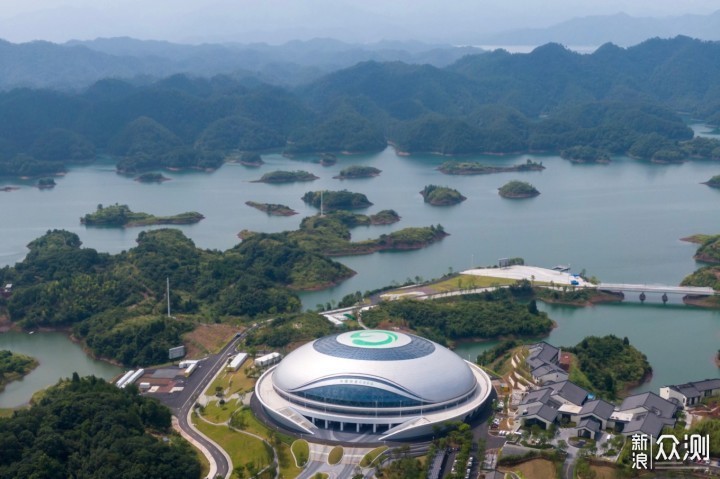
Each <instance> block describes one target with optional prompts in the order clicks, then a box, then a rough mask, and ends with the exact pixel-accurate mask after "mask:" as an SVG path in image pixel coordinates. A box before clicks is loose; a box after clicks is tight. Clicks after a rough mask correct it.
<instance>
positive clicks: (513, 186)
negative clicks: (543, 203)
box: [498, 180, 540, 199]
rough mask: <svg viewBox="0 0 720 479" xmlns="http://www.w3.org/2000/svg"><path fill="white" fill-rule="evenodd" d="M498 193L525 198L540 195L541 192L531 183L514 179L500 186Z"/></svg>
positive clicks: (515, 197)
mask: <svg viewBox="0 0 720 479" xmlns="http://www.w3.org/2000/svg"><path fill="white" fill-rule="evenodd" d="M498 194H499V195H500V196H502V197H503V198H509V199H523V198H533V197H535V196H538V195H539V194H540V192H539V191H538V190H537V189H536V188H535V187H534V186H533V185H531V184H530V183H527V182H525V181H517V180H513V181H509V182H507V183H505V184H504V185H503V186H501V187H500V188H498Z"/></svg>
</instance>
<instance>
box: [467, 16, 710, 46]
mask: <svg viewBox="0 0 720 479" xmlns="http://www.w3.org/2000/svg"><path fill="white" fill-rule="evenodd" d="M677 35H686V36H689V37H694V38H699V39H701V40H720V10H718V11H716V12H715V13H712V14H710V15H681V16H675V17H663V18H651V17H631V16H630V15H627V14H625V13H618V14H615V15H598V16H590V17H581V18H574V19H572V20H568V21H565V22H562V23H558V24H557V25H553V26H551V27H548V28H528V29H520V30H512V31H507V32H503V33H498V34H493V35H487V36H482V37H479V38H478V41H477V44H479V45H508V46H510V45H543V44H545V43H548V42H556V43H561V44H564V45H568V46H599V45H602V44H604V43H608V42H612V43H614V44H616V45H619V46H629V45H636V44H638V43H640V42H642V41H644V40H646V39H648V38H655V37H660V38H672V37H675V36H677Z"/></svg>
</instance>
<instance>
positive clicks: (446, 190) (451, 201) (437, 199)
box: [420, 185, 467, 206]
mask: <svg viewBox="0 0 720 479" xmlns="http://www.w3.org/2000/svg"><path fill="white" fill-rule="evenodd" d="M420 194H421V195H422V197H423V200H425V203H429V204H431V205H433V206H451V205H456V204H458V203H462V202H463V201H465V200H466V199H467V198H466V197H464V196H463V195H461V194H460V192H459V191H458V190H456V189H453V188H450V187H448V186H438V185H427V186H425V188H423V189H422V191H421V192H420Z"/></svg>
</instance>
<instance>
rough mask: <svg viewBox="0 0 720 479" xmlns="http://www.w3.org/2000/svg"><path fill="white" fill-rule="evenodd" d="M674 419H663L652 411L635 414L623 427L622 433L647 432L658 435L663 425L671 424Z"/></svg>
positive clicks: (654, 435)
mask: <svg viewBox="0 0 720 479" xmlns="http://www.w3.org/2000/svg"><path fill="white" fill-rule="evenodd" d="M673 424H674V421H672V420H670V419H665V418H662V417H660V416H658V415H657V414H654V413H652V412H647V413H642V414H636V415H634V416H633V418H632V420H631V421H630V422H629V423H627V425H626V426H625V428H624V429H623V434H626V435H632V434H647V435H649V436H653V437H658V436H659V435H660V434H661V433H662V430H663V428H664V427H665V426H672V425H673Z"/></svg>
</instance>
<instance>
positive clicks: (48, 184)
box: [37, 178, 56, 190]
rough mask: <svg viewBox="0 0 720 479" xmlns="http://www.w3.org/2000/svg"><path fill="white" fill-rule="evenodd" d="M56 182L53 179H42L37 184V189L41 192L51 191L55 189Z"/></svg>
mask: <svg viewBox="0 0 720 479" xmlns="http://www.w3.org/2000/svg"><path fill="white" fill-rule="evenodd" d="M55 185H56V183H55V180H53V179H52V178H40V179H39V180H38V182H37V187H38V188H40V189H41V190H49V189H50V188H55Z"/></svg>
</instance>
